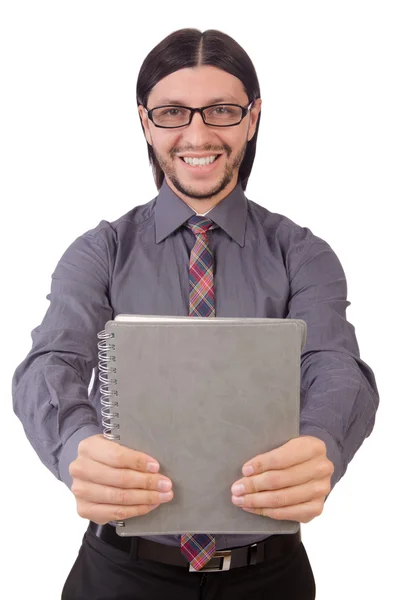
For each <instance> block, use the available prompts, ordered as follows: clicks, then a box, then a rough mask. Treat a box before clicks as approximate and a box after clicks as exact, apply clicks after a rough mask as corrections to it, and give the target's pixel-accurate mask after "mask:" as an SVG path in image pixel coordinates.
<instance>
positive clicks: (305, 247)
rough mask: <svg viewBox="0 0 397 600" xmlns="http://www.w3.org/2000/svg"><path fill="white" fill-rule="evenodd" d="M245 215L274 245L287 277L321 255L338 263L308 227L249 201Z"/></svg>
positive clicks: (325, 242)
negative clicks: (281, 259)
mask: <svg viewBox="0 0 397 600" xmlns="http://www.w3.org/2000/svg"><path fill="white" fill-rule="evenodd" d="M248 214H249V218H250V220H251V223H252V225H254V227H255V225H256V227H257V228H259V229H260V231H261V233H262V234H263V235H264V237H265V238H266V239H267V241H268V243H270V244H272V245H275V246H277V248H278V249H279V251H280V253H281V255H282V256H283V259H284V263H285V266H286V268H287V270H288V272H289V275H290V277H293V275H294V274H295V273H296V272H297V271H298V269H299V268H300V267H301V266H302V264H304V263H305V262H306V261H307V260H309V259H310V257H312V256H314V255H319V254H323V252H325V253H326V254H327V256H328V257H330V256H332V257H333V260H335V261H336V262H338V263H339V259H338V257H337V256H336V254H335V252H334V250H333V249H332V248H331V246H330V244H329V243H328V242H327V241H326V240H324V239H323V238H321V237H319V236H318V235H316V234H315V233H313V231H312V230H311V229H310V228H309V227H307V226H304V225H300V224H298V223H296V222H295V221H293V220H292V219H290V218H288V217H287V216H285V215H283V214H280V213H276V212H271V211H270V210H268V209H267V208H265V207H263V206H261V205H260V204H257V203H256V202H253V201H252V200H248Z"/></svg>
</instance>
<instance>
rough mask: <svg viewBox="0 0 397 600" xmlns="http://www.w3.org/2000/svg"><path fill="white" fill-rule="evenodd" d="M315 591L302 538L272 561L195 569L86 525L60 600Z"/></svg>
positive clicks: (301, 598)
mask: <svg viewBox="0 0 397 600" xmlns="http://www.w3.org/2000/svg"><path fill="white" fill-rule="evenodd" d="M315 596H316V586H315V582H314V577H313V572H312V569H311V566H310V563H309V559H308V557H307V554H306V550H305V548H304V546H303V544H302V543H301V544H300V545H299V546H298V547H297V548H296V549H295V550H294V551H292V552H291V553H290V554H289V555H286V556H283V557H282V558H281V559H279V560H278V561H277V562H272V563H271V564H266V561H265V562H262V563H260V564H257V565H254V566H247V567H239V568H236V569H230V570H229V571H220V572H216V573H211V572H210V573H191V572H189V571H188V570H186V569H184V568H183V567H177V566H173V565H166V564H164V563H160V562H154V561H150V560H143V559H138V560H133V559H132V558H131V557H130V555H129V554H127V553H126V552H123V551H122V550H118V549H117V548H114V547H113V546H111V545H109V544H107V543H105V542H104V541H102V540H100V539H99V538H97V537H96V535H95V534H94V533H92V532H91V531H90V530H87V532H86V533H85V534H84V537H83V543H82V545H81V548H80V551H79V554H78V557H77V559H76V562H75V563H74V565H73V567H72V570H71V571H70V574H69V576H68V578H67V580H66V583H65V586H64V588H63V592H62V599H61V600H159V599H161V598H164V599H165V600H168V598H169V599H170V600H237V599H238V600H240V599H244V600H248V599H249V600H259V599H261V600H262V599H263V600H314V598H315Z"/></svg>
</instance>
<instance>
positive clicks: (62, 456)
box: [12, 353, 101, 485]
mask: <svg viewBox="0 0 397 600" xmlns="http://www.w3.org/2000/svg"><path fill="white" fill-rule="evenodd" d="M12 394H13V403H14V411H15V414H16V415H17V417H18V418H19V419H20V421H21V423H22V425H23V427H24V430H25V433H26V436H27V438H28V440H29V442H30V443H31V445H32V446H33V448H34V449H35V451H36V452H37V454H38V456H39V458H40V460H41V461H42V462H43V463H44V464H45V465H46V467H47V468H48V469H49V470H50V471H51V472H52V473H53V474H54V475H55V476H56V477H57V478H58V479H61V480H62V481H64V482H65V483H66V484H67V485H69V483H70V481H69V480H70V478H69V474H68V470H67V469H68V464H66V463H67V460H68V457H69V456H71V458H70V461H69V462H71V461H72V460H74V458H75V453H76V451H77V445H78V441H80V439H83V437H88V435H94V434H95V433H100V432H101V428H100V424H99V423H98V418H97V413H96V410H95V408H94V406H93V405H92V403H91V402H90V401H89V399H88V383H87V380H83V379H81V376H80V375H78V373H77V372H76V371H75V370H74V369H73V368H71V367H70V366H66V365H65V363H64V361H63V360H62V358H61V357H60V356H56V355H55V354H51V353H49V354H47V355H46V356H43V357H41V358H39V359H36V360H35V361H34V363H32V362H31V354H29V355H28V356H27V358H26V359H25V360H24V361H23V362H22V363H21V364H20V365H19V367H18V368H17V370H16V371H15V374H14V377H13V381H12ZM76 436H78V437H79V438H80V439H79V440H78V441H77V437H76ZM74 445H75V446H76V447H75V448H74Z"/></svg>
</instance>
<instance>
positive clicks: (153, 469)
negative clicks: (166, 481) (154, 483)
mask: <svg viewBox="0 0 397 600" xmlns="http://www.w3.org/2000/svg"><path fill="white" fill-rule="evenodd" d="M146 468H147V470H148V471H150V472H151V473H157V471H158V470H159V468H160V465H159V463H156V462H148V464H147V465H146Z"/></svg>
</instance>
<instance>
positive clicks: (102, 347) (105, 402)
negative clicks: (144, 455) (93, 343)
mask: <svg viewBox="0 0 397 600" xmlns="http://www.w3.org/2000/svg"><path fill="white" fill-rule="evenodd" d="M98 338H99V339H100V340H101V341H100V342H98V350H99V352H98V369H99V381H100V382H101V385H100V387H99V390H100V392H101V405H102V408H101V415H102V427H103V435H104V436H105V438H107V439H108V440H119V439H120V436H119V435H117V434H116V433H115V432H114V430H115V429H119V428H120V425H119V424H118V423H116V422H115V419H117V418H118V416H119V413H118V412H113V409H114V408H116V407H117V406H118V402H117V401H116V400H112V397H113V396H117V395H118V393H117V391H116V390H111V389H110V384H114V385H117V379H116V378H111V375H112V374H113V373H116V372H117V369H116V367H112V365H111V364H110V363H112V362H114V361H115V358H116V357H115V356H114V355H112V354H111V352H112V351H114V350H115V348H116V346H115V344H111V343H109V340H110V339H113V338H114V333H108V332H107V331H106V330H103V331H100V332H99V333H98Z"/></svg>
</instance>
